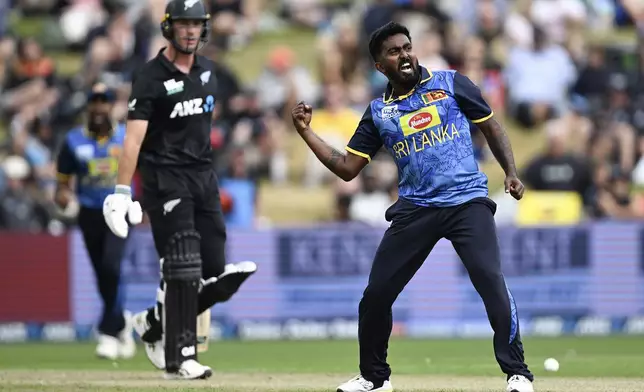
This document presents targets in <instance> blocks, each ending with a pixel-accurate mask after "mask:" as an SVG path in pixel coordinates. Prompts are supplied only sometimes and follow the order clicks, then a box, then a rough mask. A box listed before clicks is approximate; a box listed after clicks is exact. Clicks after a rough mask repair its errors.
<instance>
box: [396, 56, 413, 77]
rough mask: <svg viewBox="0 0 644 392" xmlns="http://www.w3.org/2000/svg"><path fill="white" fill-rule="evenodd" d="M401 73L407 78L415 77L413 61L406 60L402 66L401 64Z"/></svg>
mask: <svg viewBox="0 0 644 392" xmlns="http://www.w3.org/2000/svg"><path fill="white" fill-rule="evenodd" d="M399 69H400V72H402V73H403V74H404V75H405V76H413V75H414V67H413V65H412V64H411V61H407V60H405V61H404V62H403V63H402V64H400V68H399Z"/></svg>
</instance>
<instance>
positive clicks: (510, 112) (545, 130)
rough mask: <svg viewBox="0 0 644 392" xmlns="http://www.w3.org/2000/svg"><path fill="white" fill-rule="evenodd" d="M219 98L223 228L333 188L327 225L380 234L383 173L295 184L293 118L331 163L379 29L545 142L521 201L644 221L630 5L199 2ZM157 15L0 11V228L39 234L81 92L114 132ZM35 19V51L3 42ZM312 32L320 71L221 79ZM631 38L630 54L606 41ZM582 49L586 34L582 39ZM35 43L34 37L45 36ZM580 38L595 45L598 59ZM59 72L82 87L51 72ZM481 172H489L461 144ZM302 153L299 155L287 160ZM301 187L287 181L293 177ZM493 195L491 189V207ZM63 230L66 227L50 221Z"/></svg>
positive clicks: (640, 113) (526, 170) (295, 64)
mask: <svg viewBox="0 0 644 392" xmlns="http://www.w3.org/2000/svg"><path fill="white" fill-rule="evenodd" d="M206 3H207V5H208V7H209V9H210V12H211V14H212V29H211V34H212V37H211V39H210V41H209V44H208V46H207V47H206V48H204V49H203V51H202V54H204V55H206V56H208V57H210V58H211V59H213V60H214V61H215V62H216V64H217V68H216V69H215V70H214V72H213V75H214V77H215V78H216V80H217V83H218V96H217V97H216V102H217V106H216V109H215V111H214V115H213V118H214V122H213V129H212V136H211V143H212V146H213V149H214V154H215V156H216V158H217V159H216V161H217V167H218V170H219V172H220V176H221V178H222V186H223V188H224V192H223V193H222V201H223V204H224V208H225V210H226V213H227V218H228V221H229V224H230V225H232V226H235V225H237V226H242V227H249V226H253V225H254V224H256V218H257V217H258V215H259V213H258V212H257V211H256V206H257V199H258V196H257V195H258V193H259V192H258V190H259V187H260V186H261V184H263V183H270V184H273V185H276V186H280V185H286V184H290V185H293V184H297V185H298V186H301V187H303V188H317V187H331V189H333V193H334V195H335V201H336V202H335V212H334V219H336V220H340V221H361V222H365V223H367V224H372V225H386V222H384V211H385V209H386V208H387V207H388V206H389V205H390V204H391V203H392V202H393V201H394V200H395V199H396V197H397V192H396V191H397V189H396V186H397V170H396V168H395V165H394V164H393V162H392V160H391V158H389V157H388V155H387V154H386V153H385V152H382V153H380V154H378V155H377V156H376V158H375V159H374V160H373V161H372V163H371V164H370V165H369V166H368V167H367V169H366V170H364V172H363V173H362V174H361V176H359V177H358V178H357V179H355V180H354V181H351V182H349V183H344V182H342V181H341V180H337V179H335V178H333V176H332V175H331V174H330V173H329V172H328V171H327V170H326V169H325V168H324V167H323V166H322V165H321V164H320V163H319V162H318V161H317V159H316V158H315V157H314V156H313V155H312V154H311V153H308V152H304V153H303V154H304V155H305V157H304V159H302V161H301V164H302V165H303V167H302V170H299V169H298V168H294V167H293V165H292V164H291V163H290V162H292V160H293V159H292V155H293V154H294V147H293V145H292V144H291V143H288V142H287V141H288V140H289V138H292V137H293V136H294V130H293V129H292V125H291V123H290V108H291V107H292V106H293V105H294V104H295V103H296V102H298V101H300V100H305V101H307V102H313V103H315V107H316V111H315V115H314V120H313V124H312V127H313V129H315V130H316V132H318V134H319V135H320V136H321V137H322V138H323V139H325V140H326V141H327V142H329V143H330V144H332V145H334V146H335V147H336V148H338V149H343V148H344V146H345V145H346V143H347V141H348V140H349V138H350V137H351V135H352V133H353V131H354V129H355V127H356V125H357V123H358V121H359V119H360V116H361V113H362V112H363V111H364V108H365V107H366V105H368V103H369V101H370V100H371V99H373V98H375V97H377V96H379V95H381V94H382V92H383V91H384V88H385V85H386V80H385V79H384V77H383V76H382V75H380V74H379V73H378V72H377V71H376V70H375V69H374V67H373V65H372V62H371V60H370V58H369V55H368V51H367V45H366V42H367V40H368V37H369V35H370V34H371V32H372V31H374V30H375V29H377V28H378V27H379V26H381V25H383V24H385V23H387V22H389V21H391V20H396V21H399V22H401V23H403V24H405V25H406V26H408V27H409V29H410V31H411V35H412V39H413V42H414V51H415V53H416V55H417V57H418V59H419V62H420V63H421V64H422V65H424V66H426V67H427V68H429V69H455V70H458V71H460V72H461V73H463V74H465V75H467V76H468V77H469V78H470V79H472V80H473V81H474V82H475V83H476V84H478V85H479V86H480V87H481V89H482V92H483V94H484V96H485V97H486V98H487V100H488V102H489V103H490V104H491V106H492V107H493V109H494V111H495V113H496V114H497V115H498V116H500V117H502V118H503V119H504V121H503V122H504V124H506V126H507V127H512V128H513V130H517V132H528V133H534V132H539V133H542V134H543V138H544V139H545V140H546V147H545V150H543V151H540V150H535V151H533V153H534V154H535V155H534V157H533V158H532V159H531V160H528V161H529V162H528V163H527V164H526V165H525V166H524V167H522V168H521V170H522V178H523V180H524V182H525V183H526V185H527V186H528V187H529V188H530V189H533V190H535V191H567V192H573V193H575V194H577V195H578V196H579V198H580V199H581V200H582V201H583V205H584V211H585V214H586V216H588V217H590V218H615V219H631V218H636V217H641V216H644V214H643V213H642V211H643V210H644V208H642V207H643V206H642V203H641V201H640V200H639V199H638V198H636V197H633V190H634V189H635V190H636V189H637V188H638V186H642V185H644V158H643V157H644V6H643V5H642V3H641V2H640V1H637V0H635V1H634V0H585V1H582V0H424V1H422V0H421V1H414V0H373V1H337V0H334V1H324V0H279V1H274V2H269V1H264V0H207V1H206ZM165 5H166V1H165V0H66V1H65V0H38V1H35V0H0V228H2V229H9V230H28V231H45V230H49V231H53V230H57V228H58V227H59V225H60V224H61V223H60V221H61V219H62V218H61V217H60V216H59V215H60V214H59V212H58V211H57V209H56V208H55V207H54V204H53V202H52V200H53V193H54V189H55V178H56V177H55V175H56V173H55V172H56V170H55V163H54V162H55V158H56V154H57V151H58V149H59V147H60V143H61V141H62V140H63V138H64V136H65V134H66V132H67V131H69V130H70V129H71V128H72V127H74V126H76V125H78V124H82V122H83V121H84V120H83V111H84V109H85V106H86V96H87V95H86V92H87V91H88V89H89V88H90V87H91V86H92V84H94V83H96V82H98V81H100V82H103V83H106V84H107V85H109V86H110V87H111V88H112V89H114V91H116V93H117V97H118V100H117V103H116V105H115V109H114V116H115V120H117V121H123V120H124V119H125V116H126V113H127V99H128V96H129V92H130V83H131V78H132V75H133V74H134V73H135V72H136V70H137V69H138V67H140V66H141V65H142V64H143V63H144V62H145V61H147V60H148V59H150V58H151V57H153V56H155V55H156V54H157V52H158V50H159V49H160V48H161V47H162V46H164V44H165V42H164V40H163V38H162V37H161V35H160V30H159V25H158V22H159V21H160V20H161V19H162V17H163V13H164V9H165ZM27 20H38V21H39V23H40V24H41V25H44V27H42V28H43V29H45V31H46V32H47V34H45V35H46V36H47V37H46V38H48V39H47V40H45V41H46V42H44V41H43V40H42V39H41V40H39V39H36V38H37V37H34V36H30V35H26V34H23V35H22V36H20V35H19V34H17V33H16V30H19V29H16V26H17V25H19V24H20V23H22V22H23V21H27ZM302 30H308V31H313V32H315V39H314V40H312V41H311V43H310V45H313V46H315V49H316V51H315V53H316V58H315V60H316V61H315V62H316V65H317V66H316V67H315V68H310V67H305V66H304V65H302V59H301V58H300V57H299V56H298V53H296V51H295V50H294V49H293V48H292V47H289V46H285V45H282V46H275V47H271V48H270V49H269V50H268V56H267V58H266V62H265V64H264V66H263V69H262V71H261V72H260V74H259V75H258V76H257V77H256V78H254V80H253V81H252V83H243V82H242V78H241V77H240V74H239V72H240V71H241V67H243V65H240V69H233V68H231V67H230V66H228V65H226V63H225V62H224V61H223V58H224V57H225V56H226V55H227V54H228V53H230V52H239V51H244V50H247V48H248V47H249V45H252V43H253V42H254V40H256V39H258V37H260V36H261V35H262V34H266V33H268V32H271V31H272V32H275V31H278V32H279V31H291V34H297V32H298V31H302ZM618 30H619V31H621V30H625V31H628V32H630V33H629V34H630V35H629V37H630V36H637V37H638V40H637V44H632V40H624V39H621V38H620V35H619V34H616V33H615V32H616V31H618ZM591 33H592V34H591ZM41 35H42V34H41ZM593 36H601V37H609V38H608V39H604V40H603V41H602V42H598V40H592V39H591V37H593ZM60 58H78V59H80V60H79V63H80V70H79V71H77V72H74V73H71V74H69V73H65V72H61V70H60V69H59V64H60ZM473 138H474V140H475V148H476V154H477V157H478V159H479V160H480V161H481V162H482V163H483V162H485V161H486V160H489V159H493V157H492V156H491V154H490V153H489V152H488V150H487V147H486V145H485V141H484V138H483V137H482V135H480V134H479V132H478V131H477V129H476V128H475V127H473ZM298 148H301V149H304V148H305V147H304V146H303V145H302V144H301V143H300V145H299V147H298ZM296 172H301V173H302V175H301V176H296V175H294V173H296ZM491 191H495V190H491ZM63 220H64V219H63Z"/></svg>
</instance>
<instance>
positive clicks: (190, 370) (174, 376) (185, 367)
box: [163, 359, 212, 380]
mask: <svg viewBox="0 0 644 392" xmlns="http://www.w3.org/2000/svg"><path fill="white" fill-rule="evenodd" d="M210 376H212V369H211V368H210V367H209V366H204V365H202V364H200V363H199V362H197V361H195V360H194V359H188V360H187V361H184V362H183V363H182V364H181V367H180V368H179V370H178V371H177V372H176V373H168V372H165V373H164V374H163V378H165V379H166V380H197V379H201V380H205V379H206V378H208V377H210Z"/></svg>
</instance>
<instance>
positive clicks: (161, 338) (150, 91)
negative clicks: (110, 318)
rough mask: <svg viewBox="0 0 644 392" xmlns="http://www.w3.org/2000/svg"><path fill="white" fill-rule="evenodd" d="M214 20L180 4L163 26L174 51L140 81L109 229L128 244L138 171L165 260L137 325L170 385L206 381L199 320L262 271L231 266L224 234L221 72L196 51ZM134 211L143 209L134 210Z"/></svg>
mask: <svg viewBox="0 0 644 392" xmlns="http://www.w3.org/2000/svg"><path fill="white" fill-rule="evenodd" d="M209 19H210V15H209V14H208V13H207V12H206V9H205V7H204V4H203V3H202V2H201V1H199V0H172V1H170V3H168V5H167V8H166V14H165V17H164V19H163V21H162V22H161V31H162V33H163V36H164V37H165V38H166V39H167V40H168V42H169V45H168V46H167V47H166V48H163V49H162V50H161V51H160V52H159V53H158V55H157V56H156V57H155V58H154V59H152V60H150V61H149V62H148V63H147V64H146V65H145V66H144V67H143V69H141V70H140V71H139V72H138V74H137V75H136V77H135V79H134V82H133V86H132V94H131V97H130V101H129V104H128V105H129V115H128V122H127V130H126V137H125V143H124V149H123V154H122V156H121V159H120V161H119V171H118V180H117V184H119V185H117V186H116V187H115V191H114V193H113V194H111V195H109V196H108V197H107V199H106V200H105V204H104V208H103V213H104V216H105V220H106V222H107V224H108V226H109V227H110V229H111V230H112V231H113V232H114V233H115V234H116V235H119V236H124V235H127V231H128V223H127V220H126V216H128V215H129V211H130V210H131V209H132V208H133V206H136V202H134V201H132V199H131V190H130V187H129V185H127V184H130V183H131V179H132V176H133V174H134V172H135V169H136V168H137V167H138V169H139V173H140V175H141V179H142V185H143V198H142V204H143V209H144V210H145V211H146V212H147V214H148V216H149V218H150V223H151V226H152V235H153V237H154V243H155V246H156V249H157V252H158V253H159V256H160V257H161V273H162V281H161V285H160V287H159V289H158V293H157V304H156V306H154V307H151V308H150V309H147V310H146V311H143V312H141V313H139V314H137V315H135V317H134V327H135V329H136V331H137V333H138V334H139V335H141V339H142V340H143V341H144V342H145V343H146V353H147V355H148V358H149V359H150V361H151V362H152V363H153V364H154V365H155V366H156V367H157V368H159V369H165V376H166V378H169V379H197V378H208V377H209V376H210V375H212V370H211V369H210V368H209V367H208V366H203V365H201V364H200V363H198V362H197V350H196V345H197V341H196V329H197V326H196V324H197V316H198V314H200V313H201V312H203V311H205V310H206V309H209V308H210V307H211V306H213V305H214V304H215V303H217V302H224V301H227V300H228V299H230V298H231V296H232V295H233V294H234V293H235V292H237V290H238V289H239V287H240V286H241V285H242V283H243V282H244V281H245V280H246V279H247V278H248V277H249V276H250V275H252V274H253V273H254V272H255V271H256V269H257V267H256V265H255V263H253V262H250V261H245V262H241V263H237V264H225V242H226V229H225V225H224V218H223V215H222V211H221V204H220V198H219V197H220V196H219V187H218V181H217V177H216V175H215V170H214V165H213V159H212V149H211V144H210V131H211V122H212V112H213V109H214V105H215V98H214V97H215V89H216V81H215V80H214V77H213V69H214V64H213V63H212V62H211V61H210V60H208V59H207V58H205V57H202V56H199V55H197V54H196V51H197V50H198V49H199V48H200V46H201V45H203V44H204V43H205V42H207V38H208V35H209V29H208V23H209ZM134 209H136V208H134Z"/></svg>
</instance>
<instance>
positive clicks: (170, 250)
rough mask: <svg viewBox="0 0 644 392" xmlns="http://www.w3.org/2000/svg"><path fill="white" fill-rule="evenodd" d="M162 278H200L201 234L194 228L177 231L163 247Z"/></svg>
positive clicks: (167, 279) (170, 279) (169, 279)
mask: <svg viewBox="0 0 644 392" xmlns="http://www.w3.org/2000/svg"><path fill="white" fill-rule="evenodd" d="M162 272H163V279H164V280H165V281H172V280H199V279H201V236H200V235H199V233H198V232H196V231H195V230H186V231H181V232H177V233H175V234H173V235H172V237H170V239H169V240H168V243H167V244H166V248H165V257H164V258H163V265H162Z"/></svg>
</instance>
